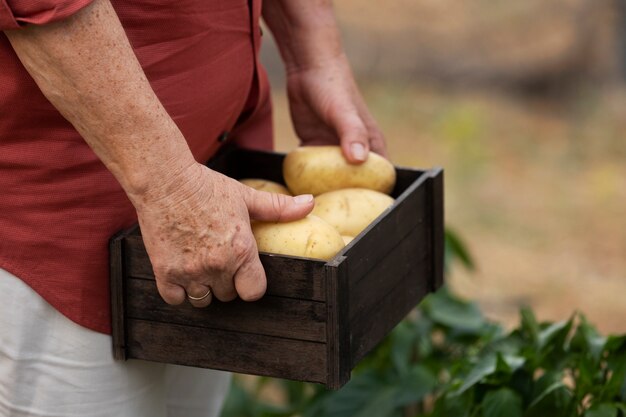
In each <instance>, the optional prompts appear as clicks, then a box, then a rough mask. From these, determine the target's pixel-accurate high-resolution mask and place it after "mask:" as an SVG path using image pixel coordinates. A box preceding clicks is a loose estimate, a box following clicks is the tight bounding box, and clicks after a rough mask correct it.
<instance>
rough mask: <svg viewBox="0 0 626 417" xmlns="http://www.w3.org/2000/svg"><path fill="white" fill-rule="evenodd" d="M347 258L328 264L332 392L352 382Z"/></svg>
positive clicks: (329, 386)
mask: <svg viewBox="0 0 626 417" xmlns="http://www.w3.org/2000/svg"><path fill="white" fill-rule="evenodd" d="M345 262H346V258H345V257H343V256H341V257H338V258H335V259H334V260H333V261H331V262H329V263H328V265H327V269H326V271H327V276H326V283H327V287H326V291H327V295H326V299H327V300H328V301H327V303H326V306H327V308H328V313H327V326H326V329H327V331H328V337H327V340H328V343H327V352H328V353H327V357H328V380H327V382H326V386H327V387H328V388H330V389H339V388H341V387H342V386H343V385H344V384H345V383H346V382H348V380H349V379H350V371H351V370H352V367H351V360H350V332H349V328H348V326H347V325H346V324H347V323H348V311H349V305H348V303H349V301H350V300H349V290H348V277H347V276H346V271H347V267H346V264H345Z"/></svg>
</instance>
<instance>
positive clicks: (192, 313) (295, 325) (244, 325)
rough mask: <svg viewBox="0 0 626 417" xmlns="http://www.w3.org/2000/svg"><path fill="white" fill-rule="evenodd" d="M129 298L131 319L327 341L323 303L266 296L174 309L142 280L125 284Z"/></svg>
mask: <svg viewBox="0 0 626 417" xmlns="http://www.w3.org/2000/svg"><path fill="white" fill-rule="evenodd" d="M126 297H127V298H126V299H127V305H126V315H127V317H128V318H132V319H143V320H151V321H158V322H163V323H166V322H167V323H174V324H181V325H189V326H195V327H203V328H206V329H219V330H231V331H239V332H248V333H258V334H264V335H269V336H278V337H284V338H292V339H300V340H308V341H315V342H325V341H326V304H325V303H322V302H317V301H308V300H297V299H292V298H283V297H274V296H265V297H263V298H262V299H260V300H258V301H255V302H252V303H249V302H245V301H241V300H234V301H231V302H228V303H222V302H220V301H218V300H214V301H213V302H212V303H211V305H210V306H208V307H206V308H195V307H193V306H192V305H191V304H189V303H183V304H181V305H178V306H171V305H169V304H167V303H165V302H164V301H163V300H162V299H161V296H160V295H159V293H158V291H157V289H156V285H155V283H154V282H153V281H148V280H142V279H129V280H127V281H126ZM208 331H210V330H208Z"/></svg>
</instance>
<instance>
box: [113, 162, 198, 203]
mask: <svg viewBox="0 0 626 417" xmlns="http://www.w3.org/2000/svg"><path fill="white" fill-rule="evenodd" d="M202 168H203V167H202V166H201V165H200V164H198V163H197V162H196V161H195V160H193V161H192V162H191V163H188V164H184V163H183V161H174V160H172V161H170V163H169V164H168V165H167V166H162V167H160V169H159V171H158V172H154V173H152V174H149V170H145V171H144V172H143V173H142V174H140V175H136V176H135V177H134V180H135V181H136V182H135V183H134V184H133V188H131V189H126V188H125V191H126V194H127V195H128V197H129V199H130V201H131V203H132V204H133V205H134V206H135V209H137V211H145V210H149V209H150V208H151V207H154V206H155V205H157V204H158V206H159V207H168V206H170V205H173V204H176V202H180V201H184V200H186V199H187V198H189V197H190V196H192V195H193V194H194V193H195V192H196V190H197V189H198V188H199V187H200V184H201V181H202V179H201V178H202V172H201V170H202Z"/></svg>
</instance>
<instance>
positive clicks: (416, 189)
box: [343, 175, 431, 288]
mask: <svg viewBox="0 0 626 417" xmlns="http://www.w3.org/2000/svg"><path fill="white" fill-rule="evenodd" d="M427 179H428V176H427V175H423V176H422V177H420V178H419V179H418V180H417V181H415V182H414V183H413V184H412V185H411V186H410V187H409V188H408V189H407V191H405V192H404V193H403V194H402V195H401V196H400V197H398V198H397V199H396V201H395V202H394V205H393V206H392V208H391V211H389V212H387V213H386V214H385V215H384V216H383V217H379V218H378V219H377V220H376V221H375V222H374V223H372V224H371V225H370V226H368V228H367V229H365V231H364V233H363V234H361V235H360V236H359V238H358V240H357V242H355V244H354V245H351V246H350V247H348V248H347V250H345V252H344V253H343V255H346V256H347V257H348V258H349V259H351V260H352V259H354V260H358V262H350V263H349V266H350V271H349V272H348V276H349V279H350V287H351V288H352V287H353V286H354V284H356V283H357V282H358V281H359V280H360V279H361V278H362V277H363V276H365V274H366V273H367V272H368V271H370V270H371V269H372V268H374V267H375V266H376V265H377V264H378V263H380V262H385V261H384V257H385V256H386V255H387V254H388V253H389V251H390V250H391V249H392V248H393V247H394V246H395V245H397V244H398V242H399V241H401V240H402V239H404V237H405V236H407V235H408V234H409V233H411V231H412V230H414V229H415V228H416V227H417V226H418V225H419V224H425V223H427V221H428V219H429V217H430V213H429V212H427V211H426V210H425V208H426V207H427V205H428V201H429V199H428V197H429V195H428V192H427V190H426V187H425V186H424V184H425V182H426V180H427ZM424 239H427V240H428V239H429V236H428V235H425V236H424ZM427 244H429V245H430V244H431V242H430V240H428V242H427Z"/></svg>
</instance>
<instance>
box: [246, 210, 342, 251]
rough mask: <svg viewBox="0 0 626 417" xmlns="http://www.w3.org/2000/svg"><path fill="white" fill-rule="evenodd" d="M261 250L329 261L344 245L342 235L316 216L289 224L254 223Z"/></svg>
mask: <svg viewBox="0 0 626 417" xmlns="http://www.w3.org/2000/svg"><path fill="white" fill-rule="evenodd" d="M252 233H253V234H254V238H255V239H256V243H257V246H258V247H259V251H261V252H269V253H278V254H282V255H292V256H302V257H305V258H316V259H323V260H329V259H331V258H332V257H334V256H335V255H336V254H337V252H339V251H340V250H341V249H343V248H344V246H345V245H344V243H343V239H342V238H341V235H340V234H339V233H338V232H337V231H336V230H335V229H334V228H333V227H332V226H331V225H329V224H328V223H326V222H325V221H324V220H322V219H320V218H319V217H317V216H313V215H308V216H307V217H305V218H304V219H301V220H296V221H294V222H289V223H264V222H253V223H252Z"/></svg>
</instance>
